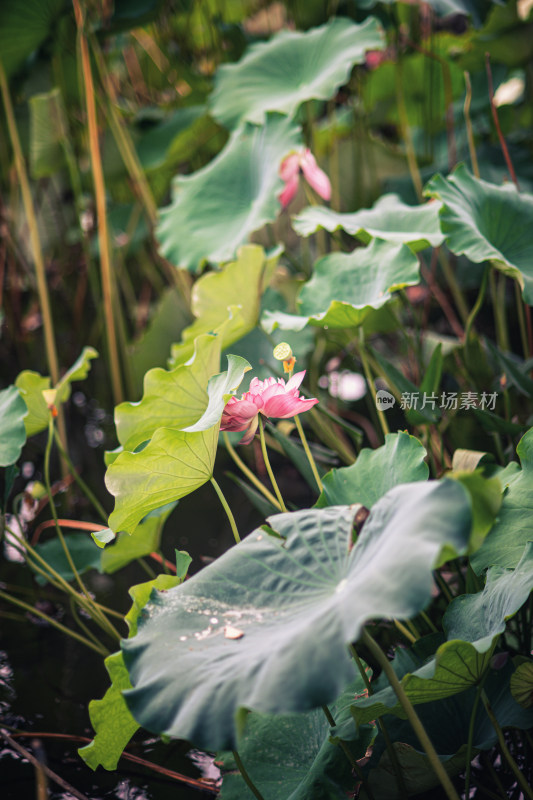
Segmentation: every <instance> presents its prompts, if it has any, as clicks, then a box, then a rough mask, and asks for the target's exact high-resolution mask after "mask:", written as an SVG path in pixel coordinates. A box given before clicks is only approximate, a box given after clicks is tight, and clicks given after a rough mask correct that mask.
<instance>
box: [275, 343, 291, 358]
mask: <svg viewBox="0 0 533 800" xmlns="http://www.w3.org/2000/svg"><path fill="white" fill-rule="evenodd" d="M274 358H275V359H276V361H286V360H287V359H288V358H292V350H291V346H290V344H287V342H280V343H279V344H278V345H276V347H275V348H274Z"/></svg>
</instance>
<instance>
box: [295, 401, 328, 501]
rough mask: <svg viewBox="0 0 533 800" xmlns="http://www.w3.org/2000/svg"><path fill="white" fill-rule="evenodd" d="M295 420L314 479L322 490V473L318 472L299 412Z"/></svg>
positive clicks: (319, 489)
mask: <svg viewBox="0 0 533 800" xmlns="http://www.w3.org/2000/svg"><path fill="white" fill-rule="evenodd" d="M294 422H295V423H296V427H297V429H298V433H299V434H300V439H301V440H302V444H303V447H304V450H305V455H306V456H307V460H308V461H309V465H310V467H311V470H312V471H313V476H314V479H315V481H316V485H317V487H318V491H319V492H321V491H322V488H323V487H322V481H321V480H320V475H319V474H318V469H317V466H316V461H315V459H314V458H313V454H312V452H311V448H310V447H309V444H308V442H307V437H306V435H305V433H304V429H303V427H302V423H301V421H300V417H299V415H298V414H296V416H295V417H294Z"/></svg>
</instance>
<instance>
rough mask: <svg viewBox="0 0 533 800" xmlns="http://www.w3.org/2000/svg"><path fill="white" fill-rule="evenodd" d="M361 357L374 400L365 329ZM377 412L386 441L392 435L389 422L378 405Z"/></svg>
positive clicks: (360, 340)
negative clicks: (386, 437)
mask: <svg viewBox="0 0 533 800" xmlns="http://www.w3.org/2000/svg"><path fill="white" fill-rule="evenodd" d="M359 357H360V358H361V363H362V365H363V372H364V373H365V378H366V382H367V383H368V388H369V390H370V391H371V392H372V393H373V397H372V398H371V400H374V398H375V392H376V387H375V386H374V378H373V377H372V372H371V370H370V364H369V363H368V358H367V354H366V347H365V341H364V333H363V329H362V328H360V329H359ZM376 412H377V415H378V419H379V424H380V425H381V431H382V433H383V439H385V436H386V435H387V434H388V433H390V430H389V425H388V423H387V420H386V419H385V414H384V413H383V411H382V410H381V408H379V406H377V405H376Z"/></svg>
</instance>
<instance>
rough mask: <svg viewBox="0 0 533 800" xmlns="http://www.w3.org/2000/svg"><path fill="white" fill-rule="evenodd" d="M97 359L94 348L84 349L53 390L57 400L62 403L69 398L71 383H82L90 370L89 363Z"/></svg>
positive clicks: (96, 352)
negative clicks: (55, 391)
mask: <svg viewBox="0 0 533 800" xmlns="http://www.w3.org/2000/svg"><path fill="white" fill-rule="evenodd" d="M94 358H98V351H97V350H95V349H94V347H84V348H83V350H82V352H81V354H80V355H79V356H78V358H77V359H76V361H75V362H74V364H73V365H72V366H71V367H70V369H68V370H67V371H66V372H65V374H64V375H63V376H62V377H61V378H60V379H59V380H58V382H57V384H56V386H55V389H56V390H57V400H58V401H59V402H61V403H64V402H65V400H68V398H69V397H70V389H71V383H73V382H74V381H83V380H85V378H86V377H87V375H88V374H89V371H90V369H91V361H92V360H93V359H94Z"/></svg>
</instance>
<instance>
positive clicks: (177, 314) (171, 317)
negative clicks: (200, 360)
mask: <svg viewBox="0 0 533 800" xmlns="http://www.w3.org/2000/svg"><path fill="white" fill-rule="evenodd" d="M191 320H192V317H191V314H190V310H189V308H188V306H187V304H186V301H185V299H184V297H183V294H182V292H181V290H180V289H179V288H178V287H176V286H174V287H169V288H168V289H165V290H164V291H163V292H162V293H161V295H160V296H159V300H158V302H157V303H156V305H155V307H154V310H153V313H152V315H151V318H150V321H149V322H148V325H147V327H146V328H145V330H144V331H143V332H142V334H141V336H140V337H139V338H138V339H136V340H135V341H134V342H132V343H131V344H130V345H129V347H128V351H127V358H128V359H129V362H130V366H131V371H132V374H133V379H134V385H135V389H136V396H137V397H140V396H141V395H142V390H143V381H144V376H145V375H146V373H147V372H148V370H150V369H154V367H165V366H167V363H168V354H169V353H170V348H171V347H172V345H173V344H174V342H179V340H180V338H181V335H182V333H183V330H184V328H185V327H186V326H187V325H190V323H191ZM193 348H194V339H193V341H192V342H191V356H192V355H193V352H194V351H193Z"/></svg>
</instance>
